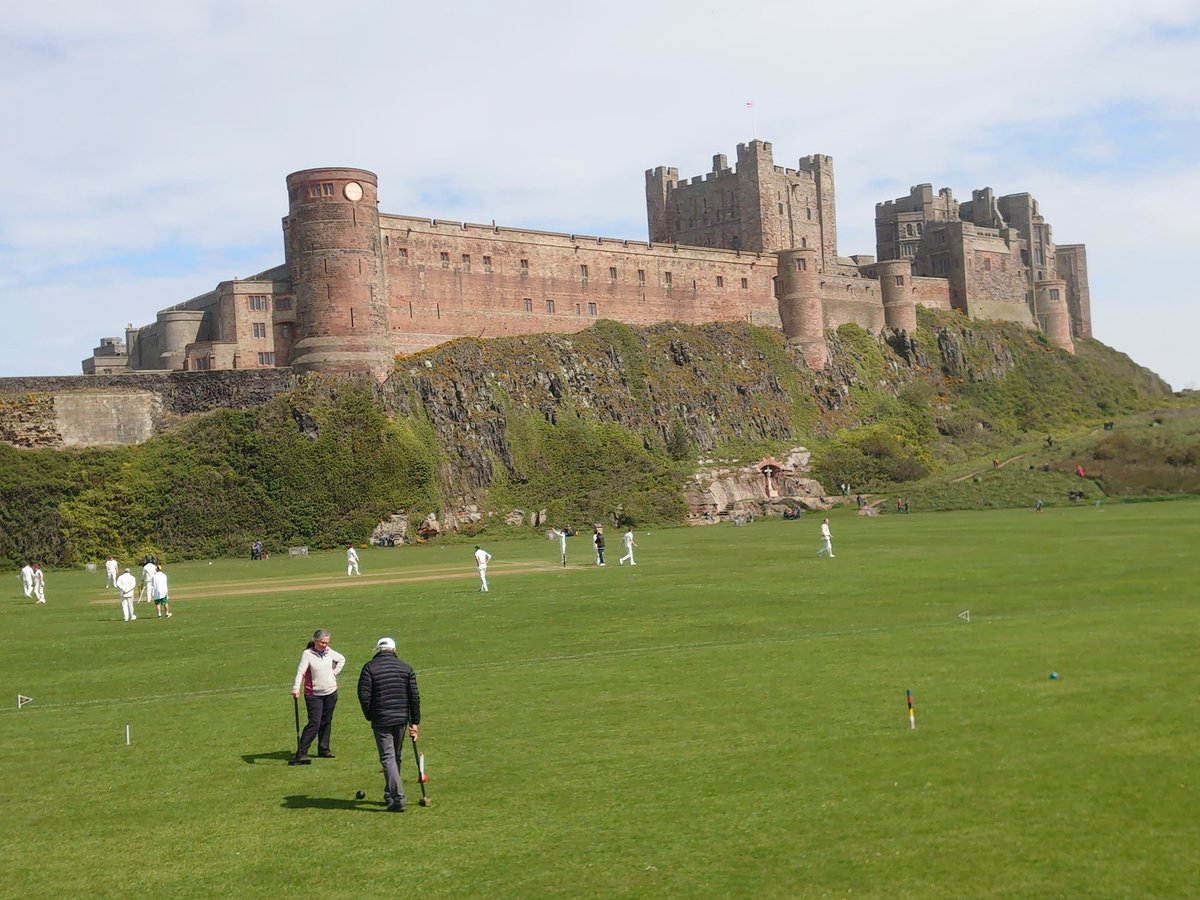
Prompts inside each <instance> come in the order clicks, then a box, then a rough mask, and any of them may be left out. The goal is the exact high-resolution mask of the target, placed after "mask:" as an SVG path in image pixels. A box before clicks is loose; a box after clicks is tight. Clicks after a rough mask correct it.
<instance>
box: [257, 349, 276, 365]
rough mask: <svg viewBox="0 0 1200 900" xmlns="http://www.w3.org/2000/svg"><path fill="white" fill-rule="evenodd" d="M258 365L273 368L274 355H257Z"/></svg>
mask: <svg viewBox="0 0 1200 900" xmlns="http://www.w3.org/2000/svg"><path fill="white" fill-rule="evenodd" d="M258 364H259V365H260V366H273V365H275V354H274V353H273V352H272V353H260V354H258Z"/></svg>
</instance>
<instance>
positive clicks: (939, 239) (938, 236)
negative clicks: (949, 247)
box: [933, 231, 946, 244]
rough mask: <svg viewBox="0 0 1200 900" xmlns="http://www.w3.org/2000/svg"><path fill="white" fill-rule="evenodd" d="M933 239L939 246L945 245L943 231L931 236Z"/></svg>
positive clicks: (944, 233)
mask: <svg viewBox="0 0 1200 900" xmlns="http://www.w3.org/2000/svg"><path fill="white" fill-rule="evenodd" d="M933 239H934V241H935V242H937V243H939V244H944V243H946V232H944V231H939V232H938V233H937V234H935V235H934V236H933Z"/></svg>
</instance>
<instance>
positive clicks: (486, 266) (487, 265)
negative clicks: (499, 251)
mask: <svg viewBox="0 0 1200 900" xmlns="http://www.w3.org/2000/svg"><path fill="white" fill-rule="evenodd" d="M483 271H485V272H487V273H489V274H490V273H491V271H492V258H491V257H490V256H485V257H484V258H483Z"/></svg>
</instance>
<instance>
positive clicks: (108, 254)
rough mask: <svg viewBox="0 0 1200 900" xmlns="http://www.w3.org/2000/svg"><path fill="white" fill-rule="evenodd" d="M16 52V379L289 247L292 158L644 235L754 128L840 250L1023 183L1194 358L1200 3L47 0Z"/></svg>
mask: <svg viewBox="0 0 1200 900" xmlns="http://www.w3.org/2000/svg"><path fill="white" fill-rule="evenodd" d="M0 51H3V52H0V102H3V103H4V105H5V109H6V112H7V113H8V121H9V122H10V125H11V127H10V129H9V131H10V134H9V136H8V139H7V140H6V141H5V142H4V144H3V145H0V162H2V163H3V165H4V171H5V172H6V174H7V176H8V178H9V179H10V183H9V186H8V187H9V189H8V190H7V191H4V192H0V308H3V309H4V311H5V313H6V320H7V321H8V322H9V327H10V331H11V332H12V333H15V334H17V335H18V336H19V338H18V340H17V341H16V342H15V346H13V347H11V348H10V352H9V353H8V354H6V355H5V357H4V362H3V363H0V374H3V375H16V374H34V373H51V372H53V373H70V372H77V371H78V361H79V360H80V359H81V358H83V357H84V356H86V355H87V354H88V352H89V351H90V349H91V348H92V346H94V344H95V342H96V339H97V338H99V337H100V336H102V335H110V334H114V333H120V330H121V328H122V327H123V326H124V324H125V322H126V321H129V320H133V321H135V322H138V323H144V322H146V321H149V320H150V319H151V318H152V317H153V314H154V312H155V310H156V309H158V308H160V307H161V306H165V305H168V304H169V303H172V302H178V301H179V300H183V299H186V298H187V297H190V296H193V295H194V294H197V293H200V292H202V291H204V290H207V289H210V288H211V287H213V286H214V285H215V284H216V282H217V281H219V280H221V279H224V278H229V277H233V276H237V275H246V274H250V272H251V271H253V270H256V269H261V268H265V267H266V266H268V265H271V264H274V263H278V262H282V259H283V251H282V238H281V232H280V227H279V222H280V218H281V217H282V216H283V215H284V213H285V212H286V197H285V192H284V177H285V176H286V175H287V173H288V172H290V171H294V170H297V169H302V168H308V167H311V166H321V165H331V164H332V165H341V164H345V165H357V166H363V167H365V168H368V169H371V170H372V171H375V172H377V173H378V174H379V176H380V194H381V199H382V203H381V207H382V209H383V210H384V211H386V212H395V213H406V214H415V215H429V216H435V217H440V218H449V219H467V220H472V221H483V222H487V221H491V220H492V219H496V220H497V221H498V222H500V223H502V224H509V225H522V226H530V227H540V228H546V229H552V230H564V231H576V232H586V233H596V232H603V233H605V234H609V235H613V236H620V237H635V238H638V237H644V236H645V229H646V225H645V212H644V199H643V182H642V172H643V171H644V170H645V169H647V168H650V167H653V166H656V165H674V166H678V167H679V169H680V173H681V174H688V175H692V174H700V173H702V172H704V171H706V170H708V169H709V168H710V166H711V158H712V156H713V154H715V153H725V154H727V155H728V156H729V157H730V158H731V159H732V158H733V157H734V155H735V152H736V145H737V144H738V143H739V142H741V141H745V140H747V139H748V138H749V137H751V136H752V134H751V133H752V131H755V130H757V134H758V136H761V137H764V138H766V139H768V140H771V141H772V142H773V144H774V148H775V154H776V160H777V161H778V162H780V163H782V164H786V165H794V164H795V161H796V159H797V158H798V157H800V156H802V155H806V154H809V153H828V154H832V155H833V156H834V157H835V165H836V171H837V179H838V180H837V190H838V218H839V231H840V238H841V251H842V252H843V253H861V252H865V253H871V252H873V251H874V246H873V221H872V219H873V214H874V204H875V203H876V202H878V201H881V200H886V199H891V198H893V197H897V196H900V195H903V194H907V192H908V188H909V187H910V186H911V185H913V184H917V183H920V182H932V183H934V184H935V186H939V187H940V186H943V185H945V186H949V187H952V188H953V189H954V191H955V194H956V196H959V197H966V196H969V192H970V190H971V189H972V188H976V187H982V186H984V185H989V186H991V187H993V188H994V189H996V190H997V191H998V192H1001V193H1011V192H1016V191H1029V192H1030V193H1032V194H1034V195H1035V196H1036V197H1038V199H1039V200H1040V201H1041V203H1042V208H1043V211H1044V212H1045V213H1046V215H1047V217H1048V218H1049V219H1050V221H1051V222H1052V224H1053V225H1054V226H1055V235H1056V238H1057V239H1058V240H1060V241H1064V242H1083V243H1086V244H1087V245H1088V250H1089V253H1088V258H1089V263H1090V266H1091V275H1092V297H1093V310H1094V327H1095V331H1096V334H1097V336H1098V337H1100V338H1101V339H1104V340H1106V341H1107V342H1109V343H1112V344H1113V345H1114V346H1116V347H1118V349H1121V350H1124V351H1126V352H1128V353H1130V355H1131V356H1133V357H1134V358H1135V359H1136V360H1137V361H1138V362H1141V363H1143V364H1145V365H1148V366H1150V367H1151V368H1154V369H1155V370H1156V371H1158V372H1160V374H1163V375H1164V377H1166V378H1168V380H1170V381H1171V382H1172V383H1174V384H1175V385H1177V386H1182V385H1184V384H1189V383H1191V384H1195V383H1197V382H1200V369H1197V363H1196V362H1195V357H1194V355H1193V354H1192V353H1191V351H1190V348H1189V347H1186V346H1185V344H1184V341H1185V340H1186V335H1187V334H1188V333H1189V332H1191V331H1193V330H1194V329H1188V328H1187V327H1186V326H1187V325H1188V324H1195V316H1196V313H1195V312H1194V310H1195V309H1196V308H1197V304H1196V303H1195V302H1194V301H1195V294H1196V291H1195V288H1194V287H1192V286H1191V284H1190V283H1189V282H1188V281H1187V280H1186V279H1183V278H1181V277H1179V275H1178V274H1177V272H1176V270H1177V265H1176V264H1175V260H1178V259H1179V258H1180V256H1183V258H1185V259H1186V255H1185V254H1186V253H1188V252H1189V251H1190V249H1191V248H1192V247H1193V246H1195V245H1196V243H1197V237H1198V229H1197V228H1196V226H1195V225H1194V224H1193V223H1192V222H1191V221H1190V220H1189V217H1188V216H1186V215H1185V214H1183V213H1181V212H1180V210H1181V207H1182V206H1183V204H1184V203H1185V202H1186V201H1187V199H1188V198H1190V197H1192V196H1195V191H1194V188H1195V187H1197V184H1196V170H1195V167H1194V164H1193V163H1192V162H1191V159H1193V158H1194V155H1193V154H1192V153H1190V152H1184V151H1185V150H1189V151H1190V148H1191V147H1192V146H1193V145H1194V143H1195V141H1196V140H1197V139H1198V138H1200V108H1198V106H1200V101H1198V99H1197V92H1196V91H1195V84H1196V82H1197V76H1198V75H1200V63H1198V62H1197V60H1200V9H1198V8H1197V5H1196V3H1195V2H1194V0H1144V2H1141V3H1139V4H1136V5H1131V4H1127V3H1118V2H1113V0H1105V2H1097V0H1060V2H1056V3H1035V2H1031V0H1016V2H1012V3H1009V4H1008V5H1006V6H1005V7H1003V8H1002V9H1000V8H996V7H989V6H986V5H958V6H955V7H949V6H947V5H946V4H945V3H935V2H931V0H916V2H909V3H905V4H894V3H892V4H883V3H875V2H867V0H852V2H842V3H838V4H829V5H828V6H827V7H814V6H811V5H806V6H803V7H797V6H796V5H795V4H794V3H782V2H779V3H776V2H765V0H757V2H756V0H751V2H748V3H743V4H739V5H737V6H721V7H717V6H716V5H715V4H714V5H712V6H711V7H706V6H704V5H698V4H694V3H690V2H688V3H685V2H681V0H675V2H657V3H656V2H651V3H640V4H638V3H631V2H628V0H617V2H610V3H608V4H606V5H604V6H602V7H596V6H586V5H579V4H563V3H559V2H553V3H552V2H549V0H535V2H532V3H527V4H525V5H523V6H520V7H515V6H506V5H504V4H494V3H482V2H458V3H454V2H451V3H448V4H442V5H439V6H436V7H435V6H434V5H433V4H428V5H424V6H422V7H418V6H415V5H412V4H396V3H393V2H383V0H378V2H364V0H358V2H354V0H351V2H347V3H343V4H341V5H339V6H337V7H333V6H330V5H329V4H327V3H319V2H316V0H296V2H290V3H283V2H280V0H270V2H262V0H260V2H250V3H233V2H217V0H212V2H200V0H181V2H178V3H171V4H157V5H150V4H145V3H143V2H133V0H126V2H114V3H108V4H103V5H96V4H92V3H87V2H83V0H73V2H70V0H57V2H55V0H51V2H48V3H44V4H39V5H34V4H23V5H20V7H19V8H16V9H14V10H12V11H9V12H7V13H6V16H5V19H4V21H3V23H0ZM747 100H754V101H755V110H754V112H753V114H752V113H751V112H750V111H748V110H747V109H746V108H745V102H746V101H747ZM755 124H756V125H757V128H756V129H755ZM1189 192H1190V193H1189ZM51 310H53V312H51ZM1181 325H1182V326H1183V327H1180V326H1181Z"/></svg>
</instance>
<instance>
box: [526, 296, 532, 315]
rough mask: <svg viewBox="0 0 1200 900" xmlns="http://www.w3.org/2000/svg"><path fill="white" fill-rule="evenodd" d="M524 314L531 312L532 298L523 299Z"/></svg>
mask: <svg viewBox="0 0 1200 900" xmlns="http://www.w3.org/2000/svg"><path fill="white" fill-rule="evenodd" d="M525 312H527V313H531V312H533V298H532V297H526V298H525Z"/></svg>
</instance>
